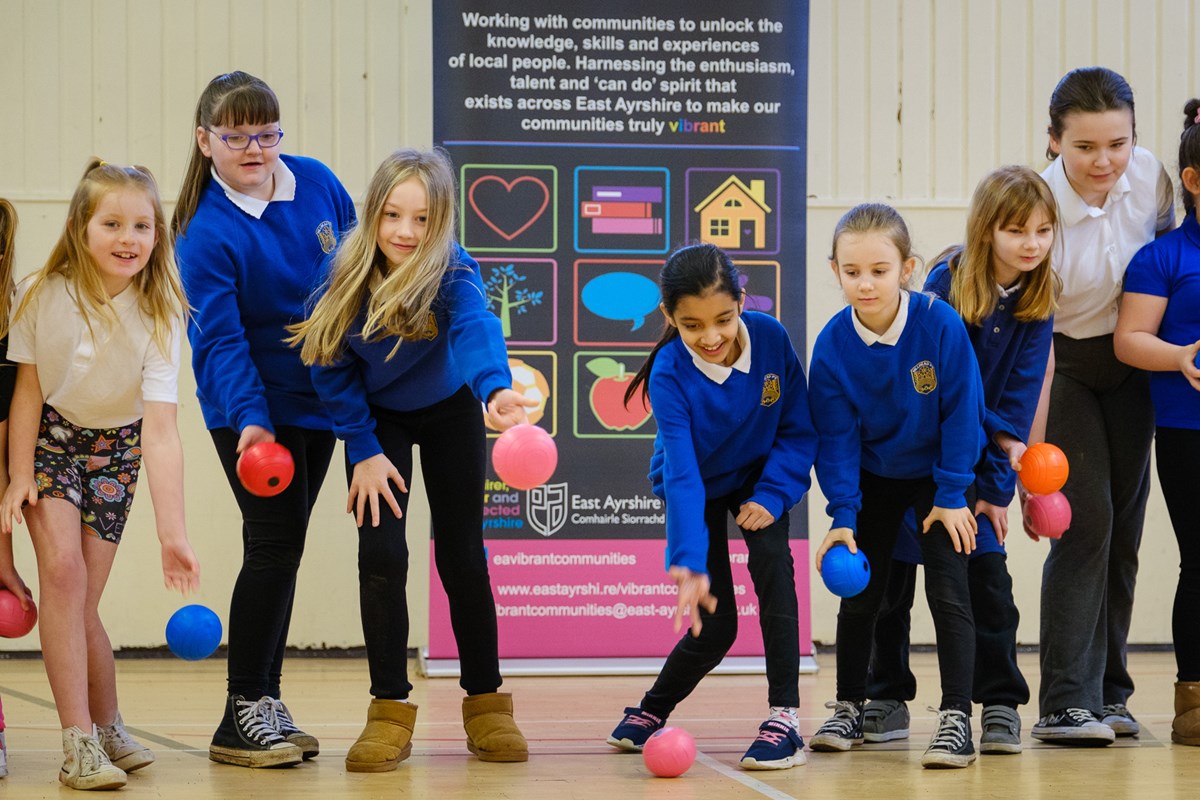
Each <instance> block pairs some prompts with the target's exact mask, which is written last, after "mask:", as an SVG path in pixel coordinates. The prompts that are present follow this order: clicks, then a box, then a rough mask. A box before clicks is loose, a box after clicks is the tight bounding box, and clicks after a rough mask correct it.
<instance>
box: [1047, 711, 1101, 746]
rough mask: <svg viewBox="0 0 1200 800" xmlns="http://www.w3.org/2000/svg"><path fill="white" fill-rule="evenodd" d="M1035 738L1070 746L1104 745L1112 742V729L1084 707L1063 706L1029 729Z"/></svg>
mask: <svg viewBox="0 0 1200 800" xmlns="http://www.w3.org/2000/svg"><path fill="white" fill-rule="evenodd" d="M1029 734H1030V735H1031V736H1033V738H1035V739H1041V740H1042V741H1043V742H1050V743H1052V744H1064V745H1069V746H1072V747H1104V746H1106V745H1110V744H1112V743H1113V740H1114V739H1116V738H1117V737H1116V734H1115V733H1114V732H1113V729H1112V728H1110V727H1108V726H1107V725H1105V724H1104V723H1103V722H1101V721H1100V720H1098V719H1096V715H1095V714H1093V713H1092V712H1091V711H1088V710H1087V709H1086V708H1064V709H1062V710H1060V711H1055V712H1053V713H1051V714H1047V715H1046V716H1044V717H1042V718H1041V719H1039V720H1038V721H1037V723H1036V724H1035V725H1034V726H1033V727H1032V728H1031V729H1030V730H1029Z"/></svg>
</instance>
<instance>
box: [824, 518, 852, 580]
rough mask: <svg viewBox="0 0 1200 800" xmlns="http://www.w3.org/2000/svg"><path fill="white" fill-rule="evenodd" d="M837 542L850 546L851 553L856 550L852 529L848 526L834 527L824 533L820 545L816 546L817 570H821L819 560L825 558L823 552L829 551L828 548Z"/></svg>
mask: <svg viewBox="0 0 1200 800" xmlns="http://www.w3.org/2000/svg"><path fill="white" fill-rule="evenodd" d="M837 544H844V545H846V547H849V548H850V552H851V553H857V552H858V543H857V542H855V541H854V531H852V530H850V529H849V528H834V529H833V530H831V531H830V532H829V533H827V534H825V541H823V542H821V546H820V547H819V548H817V555H816V562H817V572H820V571H821V562H823V561H824V560H825V554H826V553H828V552H829V548H831V547H833V546H834V545H837Z"/></svg>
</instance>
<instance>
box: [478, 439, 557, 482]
mask: <svg viewBox="0 0 1200 800" xmlns="http://www.w3.org/2000/svg"><path fill="white" fill-rule="evenodd" d="M492 466H493V467H495V469H496V474H497V475H499V476H500V480H502V481H504V482H505V483H507V484H508V485H509V486H511V487H513V488H514V489H532V488H533V487H535V486H541V485H542V484H543V483H545V482H546V481H548V480H550V476H551V475H553V474H554V468H555V467H557V466H558V448H557V447H556V446H555V444H554V439H552V438H551V436H550V434H549V433H547V432H546V430H545V429H544V428H539V427H538V426H537V425H525V424H523V425H513V426H512V427H511V428H509V429H508V430H506V431H505V432H504V433H502V434H500V438H498V439H496V444H495V445H494V446H493V447H492Z"/></svg>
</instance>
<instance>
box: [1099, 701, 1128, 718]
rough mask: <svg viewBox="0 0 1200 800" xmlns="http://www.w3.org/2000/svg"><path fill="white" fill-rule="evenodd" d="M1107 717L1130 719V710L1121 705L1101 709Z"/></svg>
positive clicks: (1111, 705)
mask: <svg viewBox="0 0 1200 800" xmlns="http://www.w3.org/2000/svg"><path fill="white" fill-rule="evenodd" d="M1101 710H1102V711H1103V712H1104V716H1106V717H1128V716H1129V709H1128V708H1126V707H1125V706H1124V705H1123V704H1121V703H1113V704H1110V705H1107V706H1105V707H1104V708H1103V709H1101Z"/></svg>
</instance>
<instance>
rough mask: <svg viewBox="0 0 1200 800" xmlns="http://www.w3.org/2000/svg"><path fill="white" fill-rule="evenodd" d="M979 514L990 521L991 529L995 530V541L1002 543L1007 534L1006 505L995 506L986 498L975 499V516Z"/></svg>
mask: <svg viewBox="0 0 1200 800" xmlns="http://www.w3.org/2000/svg"><path fill="white" fill-rule="evenodd" d="M980 514H983V515H984V516H985V517H987V518H988V519H990V520H991V521H992V530H994V531H995V532H996V541H998V542H1000V544H1004V539H1005V537H1006V536H1008V506H997V505H993V504H991V503H989V502H988V501H987V500H976V501H975V516H977V517H978V516H979V515H980ZM976 525H978V523H976Z"/></svg>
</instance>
